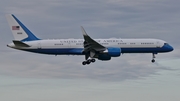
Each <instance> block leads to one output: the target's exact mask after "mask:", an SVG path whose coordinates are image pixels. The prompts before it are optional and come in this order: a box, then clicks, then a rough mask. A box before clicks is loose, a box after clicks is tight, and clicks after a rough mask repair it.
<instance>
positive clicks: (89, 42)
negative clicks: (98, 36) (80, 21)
mask: <svg viewBox="0 0 180 101" xmlns="http://www.w3.org/2000/svg"><path fill="white" fill-rule="evenodd" d="M81 30H82V33H83V37H84V50H83V52H84V53H89V52H91V51H96V52H101V51H105V50H106V47H104V46H103V45H101V44H99V43H98V42H96V41H95V40H93V39H92V38H91V37H90V36H88V35H87V33H86V31H85V30H84V28H83V27H82V26H81ZM88 57H89V54H86V59H87V58H88Z"/></svg>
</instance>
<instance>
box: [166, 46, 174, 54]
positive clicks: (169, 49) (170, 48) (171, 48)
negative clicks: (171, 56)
mask: <svg viewBox="0 0 180 101" xmlns="http://www.w3.org/2000/svg"><path fill="white" fill-rule="evenodd" d="M166 48H167V50H168V51H169V52H171V51H173V50H174V48H173V47H172V46H171V45H169V44H166Z"/></svg>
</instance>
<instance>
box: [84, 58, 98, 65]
mask: <svg viewBox="0 0 180 101" xmlns="http://www.w3.org/2000/svg"><path fill="white" fill-rule="evenodd" d="M95 61H96V60H95V59H88V60H86V61H83V62H82V65H86V64H87V65H89V64H90V63H91V62H92V63H94V62H95Z"/></svg>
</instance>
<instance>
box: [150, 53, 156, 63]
mask: <svg viewBox="0 0 180 101" xmlns="http://www.w3.org/2000/svg"><path fill="white" fill-rule="evenodd" d="M155 58H156V56H155V54H154V53H152V60H151V62H152V63H154V62H155Z"/></svg>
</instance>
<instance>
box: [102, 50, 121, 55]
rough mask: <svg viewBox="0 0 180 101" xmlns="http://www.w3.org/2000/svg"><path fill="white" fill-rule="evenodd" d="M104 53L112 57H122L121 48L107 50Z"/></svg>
mask: <svg viewBox="0 0 180 101" xmlns="http://www.w3.org/2000/svg"><path fill="white" fill-rule="evenodd" d="M103 53H106V54H108V55H110V56H111V57H118V56H120V55H121V48H107V49H106V50H105V51H104V52H103Z"/></svg>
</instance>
